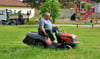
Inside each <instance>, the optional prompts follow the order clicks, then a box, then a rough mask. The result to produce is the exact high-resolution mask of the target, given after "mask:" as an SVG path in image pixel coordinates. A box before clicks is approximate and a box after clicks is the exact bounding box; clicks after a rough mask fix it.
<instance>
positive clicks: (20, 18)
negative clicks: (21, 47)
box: [18, 10, 23, 25]
mask: <svg viewBox="0 0 100 59" xmlns="http://www.w3.org/2000/svg"><path fill="white" fill-rule="evenodd" d="M22 19H23V15H22V14H21V10H20V11H19V12H18V21H19V22H20V25H22Z"/></svg>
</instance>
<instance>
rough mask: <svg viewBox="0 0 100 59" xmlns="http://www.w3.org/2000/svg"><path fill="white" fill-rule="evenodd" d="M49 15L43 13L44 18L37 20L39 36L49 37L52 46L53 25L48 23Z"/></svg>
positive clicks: (53, 42)
mask: <svg viewBox="0 0 100 59" xmlns="http://www.w3.org/2000/svg"><path fill="white" fill-rule="evenodd" d="M49 19H50V13H45V15H44V17H43V18H42V19H40V20H39V34H41V35H44V36H46V37H49V38H50V39H51V41H52V44H55V43H56V42H55V41H54V40H55V39H54V36H53V32H52V29H53V27H54V26H53V25H52V23H51V22H50V20H49Z"/></svg>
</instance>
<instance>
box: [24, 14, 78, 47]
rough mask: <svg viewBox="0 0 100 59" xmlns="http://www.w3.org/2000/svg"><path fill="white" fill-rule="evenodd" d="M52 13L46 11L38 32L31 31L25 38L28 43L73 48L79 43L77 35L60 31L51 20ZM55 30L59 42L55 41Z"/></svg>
mask: <svg viewBox="0 0 100 59" xmlns="http://www.w3.org/2000/svg"><path fill="white" fill-rule="evenodd" d="M49 18H50V14H49V13H45V16H44V18H42V19H41V20H40V21H39V29H38V32H30V33H28V34H27V35H26V38H25V39H24V40H23V42H24V43H26V44H28V45H33V46H34V45H40V46H43V47H45V48H64V49H71V48H75V47H76V46H77V45H78V39H77V36H76V35H73V34H69V33H65V32H60V31H59V30H58V28H57V27H56V26H53V25H52V23H51V22H50V20H49ZM53 32H55V35H56V38H57V42H55V39H54V36H53Z"/></svg>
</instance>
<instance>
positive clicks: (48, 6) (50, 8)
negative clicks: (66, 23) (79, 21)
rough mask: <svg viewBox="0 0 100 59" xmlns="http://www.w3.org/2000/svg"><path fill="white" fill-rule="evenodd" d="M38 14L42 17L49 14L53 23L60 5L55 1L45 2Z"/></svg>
mask: <svg viewBox="0 0 100 59" xmlns="http://www.w3.org/2000/svg"><path fill="white" fill-rule="evenodd" d="M40 10H41V11H40V14H41V15H42V16H44V13H46V12H49V13H50V14H51V18H52V19H53V23H55V18H57V17H59V16H60V14H59V10H60V3H59V2H58V1H56V0H46V2H45V3H44V4H43V5H42V6H41V9H40Z"/></svg>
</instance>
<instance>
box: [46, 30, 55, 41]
mask: <svg viewBox="0 0 100 59" xmlns="http://www.w3.org/2000/svg"><path fill="white" fill-rule="evenodd" d="M46 32H47V34H48V36H49V38H50V39H51V41H54V40H55V38H54V36H53V33H52V31H51V30H46Z"/></svg>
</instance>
